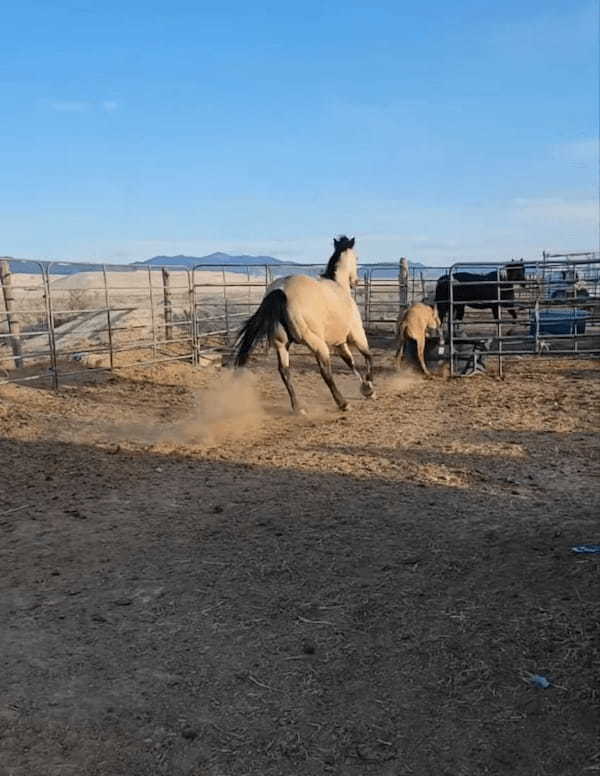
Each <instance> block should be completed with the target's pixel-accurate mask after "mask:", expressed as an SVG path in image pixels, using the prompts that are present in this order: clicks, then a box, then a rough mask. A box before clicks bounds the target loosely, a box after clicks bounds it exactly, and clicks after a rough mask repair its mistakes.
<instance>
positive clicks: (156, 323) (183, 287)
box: [0, 253, 600, 387]
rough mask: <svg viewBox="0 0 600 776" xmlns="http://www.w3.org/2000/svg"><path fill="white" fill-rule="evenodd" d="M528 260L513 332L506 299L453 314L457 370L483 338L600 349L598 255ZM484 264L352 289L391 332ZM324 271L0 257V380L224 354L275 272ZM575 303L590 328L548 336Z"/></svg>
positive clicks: (533, 348) (395, 269) (367, 269)
mask: <svg viewBox="0 0 600 776" xmlns="http://www.w3.org/2000/svg"><path fill="white" fill-rule="evenodd" d="M525 265H526V273H527V279H526V282H525V283H524V284H523V285H522V286H518V287H517V288H516V298H515V304H516V306H517V309H518V321H517V324H516V325H515V326H513V327H512V329H513V331H510V328H511V327H508V326H507V311H506V306H504V309H503V308H502V307H501V311H500V315H499V320H497V321H494V320H492V319H491V316H490V314H489V311H478V312H477V313H475V314H473V313H470V314H468V315H465V320H464V322H463V329H462V331H460V330H458V331H457V329H456V327H455V324H456V321H455V320H454V317H453V316H452V312H451V316H452V317H451V319H450V322H451V326H450V338H449V345H450V360H451V368H452V372H453V373H454V374H457V373H458V372H459V370H458V369H457V363H458V361H459V360H460V358H459V357H460V353H459V350H460V347H462V346H470V345H472V344H473V343H474V342H478V341H480V340H481V339H482V338H483V339H491V344H490V348H489V353H490V354H491V355H494V356H497V357H498V364H499V369H500V371H501V370H502V363H503V359H504V358H506V357H507V356H512V355H524V354H534V353H539V352H550V353H567V354H586V355H587V354H590V355H592V354H597V353H598V352H599V351H600V345H599V342H600V331H599V330H598V324H599V320H598V315H599V309H598V305H599V302H600V299H599V297H600V280H599V277H600V255H598V254H589V253H588V254H563V255H556V254H547V253H544V254H543V256H542V260H541V261H539V262H526V263H525ZM480 266H481V265H479V264H477V265H473V264H470V263H465V264H460V265H459V264H455V265H453V267H451V268H450V270H448V269H447V268H435V267H424V266H421V265H417V264H414V265H412V264H411V265H409V269H408V273H407V274H406V273H405V272H403V269H402V266H401V264H400V263H399V262H397V263H393V262H390V263H386V264H366V265H362V266H361V267H360V268H359V269H360V271H359V275H360V282H359V285H358V286H357V288H356V289H355V290H354V295H355V299H356V302H357V304H358V306H359V309H360V311H361V314H362V316H363V319H364V323H365V326H366V327H367V329H368V330H373V329H384V330H387V331H388V332H389V333H390V334H391V332H392V331H393V328H394V324H395V321H396V320H397V317H398V314H399V312H400V311H401V310H402V309H403V308H405V307H406V306H407V305H409V304H411V303H412V302H415V301H421V300H422V299H425V300H426V301H429V302H432V301H433V299H434V296H435V286H436V282H437V278H439V277H440V276H441V275H443V274H447V273H450V274H451V275H453V276H454V275H455V274H456V272H457V271H459V269H463V270H466V271H470V270H471V271H472V270H473V269H474V267H477V268H478V267H480ZM499 266H500V265H499V264H492V265H486V269H490V270H494V268H496V269H497V268H498V267H499ZM323 269H324V265H323V264H307V265H303V266H300V265H297V264H294V265H285V264H277V265H264V264H263V265H246V266H222V265H218V266H213V267H210V266H207V265H198V266H196V267H194V268H193V269H190V268H188V267H185V266H176V265H174V266H162V267H161V266H152V265H109V264H105V265H98V264H83V263H75V262H51V263H46V262H33V261H28V260H19V259H0V291H1V293H0V382H8V381H15V382H22V381H28V380H40V379H45V380H48V381H50V382H51V383H52V384H53V385H54V387H58V385H59V383H60V380H61V379H63V378H66V377H76V376H77V375H83V374H89V371H90V370H106V369H122V368H126V367H132V366H144V367H145V366H151V365H153V364H156V363H161V362H171V361H187V362H191V363H193V364H199V363H206V361H207V359H209V358H210V357H211V353H214V354H217V355H216V356H215V357H219V358H220V354H222V353H223V351H224V350H225V351H226V350H227V349H228V348H229V346H230V345H231V343H232V340H233V337H234V335H235V332H236V331H237V329H238V328H239V325H240V323H241V322H242V320H244V319H245V318H246V317H247V316H248V315H250V314H251V313H252V312H253V311H254V310H255V309H256V307H257V306H258V305H259V304H260V300H261V299H262V297H263V295H264V293H265V290H266V289H267V288H268V286H269V284H270V283H271V282H273V280H275V279H276V278H278V277H281V276H284V275H289V274H293V273H299V272H301V273H305V274H311V275H318V274H319V273H320V272H322V271H323ZM561 273H563V274H564V277H563V275H562V274H561ZM495 282H496V287H497V288H498V289H499V288H501V286H502V283H503V282H504V281H503V280H502V278H501V277H497V278H496V281H495ZM454 287H455V282H454V283H453V284H452V285H451V288H454ZM578 288H579V289H580V290H581V289H585V291H586V294H587V297H586V298H585V299H582V298H581V297H582V294H581V293H580V295H579V297H577V289H578ZM497 293H499V290H498V291H497ZM573 293H575V297H573ZM574 302H576V303H577V304H576V309H580V310H582V311H583V312H585V313H586V315H585V316H584V317H583V318H578V319H577V320H578V321H581V320H585V331H581V329H582V324H581V323H579V324H577V325H576V324H573V328H572V330H571V329H569V331H568V332H567V334H558V335H557V336H551V337H549V336H547V335H546V333H545V332H546V329H547V328H548V327H547V323H548V318H547V316H546V315H545V313H547V312H548V311H552V310H554V311H557V310H561V309H562V310H569V309H573V307H574V305H573V303H574ZM451 310H452V307H451ZM575 317H576V316H573V319H575ZM567 318H568V313H567ZM532 322H533V323H532ZM536 322H537V323H536ZM532 327H533V328H532Z"/></svg>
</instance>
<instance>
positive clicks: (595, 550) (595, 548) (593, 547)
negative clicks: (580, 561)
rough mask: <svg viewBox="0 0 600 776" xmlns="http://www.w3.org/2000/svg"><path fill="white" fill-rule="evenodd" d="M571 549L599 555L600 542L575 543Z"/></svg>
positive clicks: (581, 552) (585, 553)
mask: <svg viewBox="0 0 600 776" xmlns="http://www.w3.org/2000/svg"><path fill="white" fill-rule="evenodd" d="M571 551H572V552H577V553H580V554H584V555H598V554H600V544H575V545H574V546H573V547H571Z"/></svg>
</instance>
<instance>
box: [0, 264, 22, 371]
mask: <svg viewBox="0 0 600 776" xmlns="http://www.w3.org/2000/svg"><path fill="white" fill-rule="evenodd" d="M0 284H1V285H2V292H3V294H4V306H5V307H6V321H7V323H8V333H9V334H10V335H11V336H10V344H11V347H12V352H13V356H14V357H15V367H16V368H17V369H19V368H20V367H21V366H23V358H22V355H23V349H22V345H21V324H20V322H19V319H18V317H17V314H16V313H15V311H14V310H15V297H14V292H13V288H12V277H11V272H10V262H9V261H8V259H2V260H0Z"/></svg>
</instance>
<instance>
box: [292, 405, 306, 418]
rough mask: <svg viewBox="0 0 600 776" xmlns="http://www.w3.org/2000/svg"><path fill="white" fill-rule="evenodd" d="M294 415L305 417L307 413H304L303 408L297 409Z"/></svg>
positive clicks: (304, 409)
mask: <svg viewBox="0 0 600 776" xmlns="http://www.w3.org/2000/svg"><path fill="white" fill-rule="evenodd" d="M294 415H303V416H305V417H306V415H308V412H307V411H306V408H305V407H297V408H296V409H295V410H294Z"/></svg>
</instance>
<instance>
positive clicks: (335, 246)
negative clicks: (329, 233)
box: [333, 237, 340, 250]
mask: <svg viewBox="0 0 600 776" xmlns="http://www.w3.org/2000/svg"><path fill="white" fill-rule="evenodd" d="M333 247H334V248H335V249H336V250H337V249H338V248H339V247H340V241H339V240H337V239H336V238H335V237H334V238H333Z"/></svg>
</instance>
